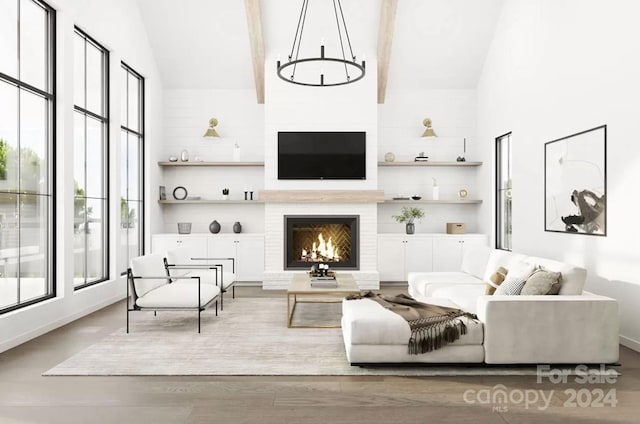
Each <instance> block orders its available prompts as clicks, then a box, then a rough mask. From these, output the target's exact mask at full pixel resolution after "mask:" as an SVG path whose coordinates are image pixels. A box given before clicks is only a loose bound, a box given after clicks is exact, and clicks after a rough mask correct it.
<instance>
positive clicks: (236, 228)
mask: <svg viewBox="0 0 640 424" xmlns="http://www.w3.org/2000/svg"><path fill="white" fill-rule="evenodd" d="M233 232H234V233H236V234H238V233H241V232H242V224H240V222H238V221H236V222H234V223H233Z"/></svg>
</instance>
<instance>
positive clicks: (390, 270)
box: [378, 236, 407, 281]
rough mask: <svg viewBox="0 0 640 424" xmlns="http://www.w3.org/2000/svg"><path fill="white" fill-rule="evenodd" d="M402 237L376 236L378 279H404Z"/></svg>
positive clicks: (403, 244) (403, 246) (403, 245)
mask: <svg viewBox="0 0 640 424" xmlns="http://www.w3.org/2000/svg"><path fill="white" fill-rule="evenodd" d="M404 250H405V243H404V237H398V236H379V237H378V272H379V273H380V281H405V280H406V278H407V277H406V275H405V270H404V262H405V259H404Z"/></svg>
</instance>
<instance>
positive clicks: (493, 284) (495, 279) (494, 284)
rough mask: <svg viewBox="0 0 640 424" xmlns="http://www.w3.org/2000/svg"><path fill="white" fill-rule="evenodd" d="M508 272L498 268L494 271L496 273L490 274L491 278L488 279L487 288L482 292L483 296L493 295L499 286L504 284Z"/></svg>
mask: <svg viewBox="0 0 640 424" xmlns="http://www.w3.org/2000/svg"><path fill="white" fill-rule="evenodd" d="M508 272H509V271H508V270H507V269H506V268H504V267H501V266H499V267H498V269H496V272H494V273H493V274H491V277H489V280H488V281H487V286H486V287H485V290H484V294H486V295H492V294H493V293H495V291H496V289H497V288H498V287H499V286H500V284H502V283H503V282H504V279H505V278H506V277H507V273H508Z"/></svg>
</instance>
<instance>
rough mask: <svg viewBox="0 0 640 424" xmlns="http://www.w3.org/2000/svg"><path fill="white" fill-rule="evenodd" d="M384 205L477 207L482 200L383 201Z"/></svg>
mask: <svg viewBox="0 0 640 424" xmlns="http://www.w3.org/2000/svg"><path fill="white" fill-rule="evenodd" d="M384 203H385V204H392V203H397V204H405V203H428V204H433V205H479V204H480V203H482V200H477V199H451V200H422V199H421V200H385V201H384Z"/></svg>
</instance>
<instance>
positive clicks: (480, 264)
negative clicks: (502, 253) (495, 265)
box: [460, 244, 493, 279]
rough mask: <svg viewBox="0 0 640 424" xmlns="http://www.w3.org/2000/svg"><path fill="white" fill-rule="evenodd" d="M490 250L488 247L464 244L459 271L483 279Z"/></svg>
mask: <svg viewBox="0 0 640 424" xmlns="http://www.w3.org/2000/svg"><path fill="white" fill-rule="evenodd" d="M492 250H493V249H491V248H490V247H489V246H476V245H473V244H465V248H464V253H463V255H462V265H461V267H460V270H461V271H462V272H465V273H467V274H469V275H473V276H474V277H476V278H480V279H482V278H484V272H485V270H486V268H487V261H488V260H489V255H490V254H491V251H492Z"/></svg>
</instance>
